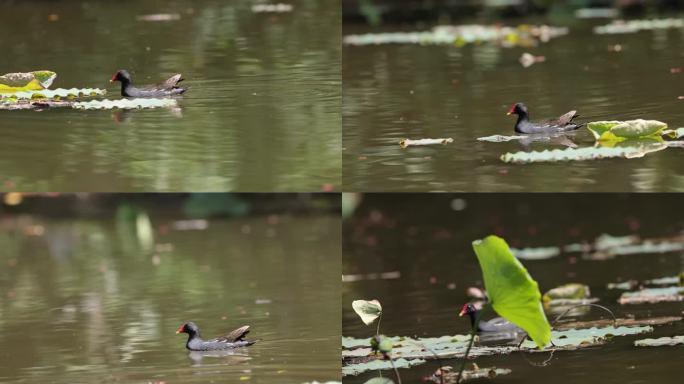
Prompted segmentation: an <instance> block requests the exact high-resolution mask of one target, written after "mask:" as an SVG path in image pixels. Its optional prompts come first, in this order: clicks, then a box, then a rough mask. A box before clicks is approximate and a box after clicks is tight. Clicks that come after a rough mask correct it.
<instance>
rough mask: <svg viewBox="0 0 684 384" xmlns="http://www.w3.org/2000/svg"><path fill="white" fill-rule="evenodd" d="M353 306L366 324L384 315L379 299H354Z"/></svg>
mask: <svg viewBox="0 0 684 384" xmlns="http://www.w3.org/2000/svg"><path fill="white" fill-rule="evenodd" d="M352 308H353V309H354V312H356V314H357V315H359V317H360V318H361V321H363V323H364V324H366V325H371V324H372V323H373V322H374V321H375V319H377V318H378V317H380V315H382V306H381V305H380V302H379V301H377V300H370V301H369V300H354V301H353V302H352Z"/></svg>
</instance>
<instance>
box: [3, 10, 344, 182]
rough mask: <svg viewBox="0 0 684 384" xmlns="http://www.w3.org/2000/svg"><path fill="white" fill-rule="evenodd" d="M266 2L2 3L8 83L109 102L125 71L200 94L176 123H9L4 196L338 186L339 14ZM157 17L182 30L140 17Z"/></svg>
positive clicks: (108, 117)
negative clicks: (101, 95)
mask: <svg viewBox="0 0 684 384" xmlns="http://www.w3.org/2000/svg"><path fill="white" fill-rule="evenodd" d="M257 3H259V2H257V1H249V0H241V1H230V2H226V1H212V0H210V1H202V2H194V1H187V0H184V1H174V2H169V1H162V2H158V1H146V0H145V1H123V2H84V1H69V2H63V1H62V2H58V3H51V2H37V1H29V2H12V1H10V2H7V1H3V2H0V6H2V12H0V34H2V36H3V38H2V40H1V41H0V51H2V52H3V57H4V59H3V63H2V65H0V72H2V73H6V72H17V71H30V70H36V69H50V70H53V71H55V72H57V74H58V78H57V80H56V82H55V83H54V85H53V88H56V87H63V88H71V87H99V88H106V89H107V90H108V91H109V95H108V97H110V98H118V97H120V96H119V95H120V93H119V92H120V90H119V88H118V87H116V86H114V85H110V84H109V79H110V78H111V76H112V73H114V72H115V71H116V70H118V69H120V68H126V69H128V70H129V71H130V72H131V74H132V76H133V80H134V82H137V83H138V84H156V83H158V82H159V81H161V80H163V79H166V78H167V77H169V76H170V75H172V74H174V73H177V72H180V73H182V74H183V76H184V77H185V79H186V81H185V82H184V83H183V84H185V85H186V86H188V87H189V88H190V89H189V90H188V92H186V94H185V96H183V97H182V99H180V100H179V103H180V108H179V109H178V110H175V111H174V110H164V109H161V110H134V111H125V112H124V111H114V112H112V111H76V110H49V111H44V112H32V111H0V135H1V136H2V144H0V174H2V179H1V180H0V181H1V183H2V189H4V190H23V191H45V190H49V191H107V192H109V191H188V190H192V191H200V190H201V191H207V190H213V191H217V190H218V191H254V190H258V191H318V190H321V189H330V188H335V187H336V188H339V186H340V177H341V159H340V147H341V144H340V140H341V137H340V124H341V118H340V105H341V95H340V87H341V80H340V64H339V63H340V60H341V48H340V16H339V15H340V6H339V2H338V1H317V0H294V1H290V2H288V3H290V4H292V5H293V7H294V8H293V11H292V12H289V13H279V14H272V13H271V14H264V13H253V12H252V10H251V6H252V5H253V4H257ZM157 13H169V14H175V15H178V17H180V19H179V20H174V21H159V22H148V21H140V20H138V19H137V17H138V16H140V15H146V14H157ZM50 15H56V17H57V19H58V20H57V21H49V17H50ZM54 17H55V16H53V18H54ZM116 84H117V85H118V83H116Z"/></svg>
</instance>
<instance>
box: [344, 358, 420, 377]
mask: <svg viewBox="0 0 684 384" xmlns="http://www.w3.org/2000/svg"><path fill="white" fill-rule="evenodd" d="M392 363H394V366H395V367H396V368H409V367H412V366H414V365H420V364H423V363H425V360H421V359H414V360H406V359H396V360H394V361H391V362H390V361H389V360H371V361H367V362H363V363H358V364H350V365H346V366H343V367H342V376H348V375H354V376H356V375H359V374H361V373H364V372H367V371H377V370H379V369H392Z"/></svg>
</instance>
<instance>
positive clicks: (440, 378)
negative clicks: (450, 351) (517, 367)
mask: <svg viewBox="0 0 684 384" xmlns="http://www.w3.org/2000/svg"><path fill="white" fill-rule="evenodd" d="M511 372H512V371H511V370H510V369H508V368H497V367H478V366H477V364H475V363H473V369H472V370H468V369H466V370H464V371H463V372H461V375H460V377H459V373H458V372H455V371H454V368H453V367H451V366H449V365H445V366H443V367H440V368H439V369H437V371H435V373H433V374H432V375H430V376H429V377H426V378H425V379H424V380H425V381H432V382H433V383H439V384H444V383H446V384H452V383H457V382H459V381H469V380H476V379H493V378H495V377H497V376H501V375H508V374H509V373H511Z"/></svg>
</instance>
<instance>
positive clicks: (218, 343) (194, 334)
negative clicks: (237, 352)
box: [176, 321, 256, 351]
mask: <svg viewBox="0 0 684 384" xmlns="http://www.w3.org/2000/svg"><path fill="white" fill-rule="evenodd" d="M176 333H187V334H188V342H187V343H186V344H185V347H186V348H188V349H189V350H191V351H220V350H225V349H232V348H240V347H247V346H250V345H252V344H254V343H256V341H251V340H245V336H246V335H247V334H248V333H249V325H245V326H242V327H240V328H238V329H236V330H234V331H232V332H230V333H229V334H227V335H225V336H221V337H217V338H215V339H211V340H202V337H201V336H200V331H199V327H197V325H196V324H195V323H193V322H191V321H190V322H187V323H184V324H183V325H181V326H180V327H178V330H177V331H176Z"/></svg>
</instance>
